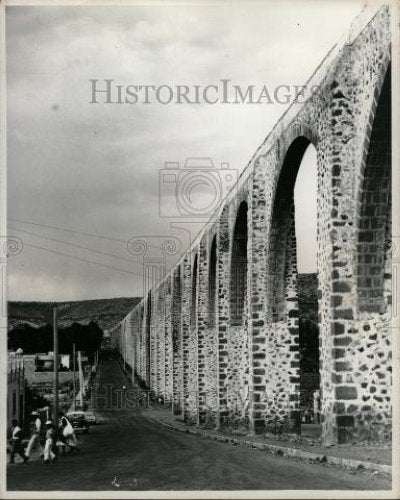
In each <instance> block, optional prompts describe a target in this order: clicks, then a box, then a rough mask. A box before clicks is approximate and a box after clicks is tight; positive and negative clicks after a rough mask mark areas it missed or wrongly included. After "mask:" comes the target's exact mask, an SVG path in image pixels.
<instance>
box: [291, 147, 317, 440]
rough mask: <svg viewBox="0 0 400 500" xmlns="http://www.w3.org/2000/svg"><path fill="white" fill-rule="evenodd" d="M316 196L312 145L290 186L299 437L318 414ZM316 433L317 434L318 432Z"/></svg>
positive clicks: (307, 150) (313, 149)
mask: <svg viewBox="0 0 400 500" xmlns="http://www.w3.org/2000/svg"><path fill="white" fill-rule="evenodd" d="M317 193H318V168H317V151H316V149H315V147H314V146H313V145H312V144H309V145H308V147H307V149H306V150H305V152H304V155H303V157H302V159H301V162H300V166H299V171H298V173H297V178H296V182H295V186H294V207H295V211H294V214H295V217H294V218H295V234H296V262H297V297H298V307H299V352H300V358H299V363H300V406H301V408H302V412H303V413H302V421H303V429H302V430H303V434H307V432H308V433H309V432H311V430H312V428H310V427H309V426H307V424H311V423H314V424H318V423H319V422H318V415H314V395H315V397H318V393H316V391H319V389H320V373H319V357H320V353H319V324H318V275H317ZM315 420H317V422H316V421H315ZM304 424H306V425H304ZM314 430H315V429H314ZM317 430H318V431H319V429H317Z"/></svg>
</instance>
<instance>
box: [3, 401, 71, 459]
mask: <svg viewBox="0 0 400 500" xmlns="http://www.w3.org/2000/svg"><path fill="white" fill-rule="evenodd" d="M57 417H58V419H57V425H54V423H53V422H52V421H51V420H47V421H46V422H45V423H44V425H43V422H42V419H41V418H40V415H39V413H38V412H36V411H33V412H32V413H31V421H30V439H29V442H28V444H27V446H26V449H24V447H23V444H22V439H23V431H22V428H21V427H20V425H19V423H18V421H17V420H13V421H12V428H11V452H10V463H11V464H13V463H15V456H16V455H19V456H20V457H21V458H22V460H23V463H27V462H28V460H29V458H30V456H31V454H32V451H33V450H34V449H37V448H38V449H39V450H40V452H41V456H43V462H44V463H46V464H50V463H53V462H54V461H55V460H56V459H57V456H58V455H59V453H60V451H61V452H62V454H65V452H66V449H67V447H68V448H69V450H70V452H74V451H79V446H78V439H77V437H76V434H75V431H74V428H73V427H72V424H71V422H70V421H69V420H68V418H67V417H66V416H65V415H64V414H63V413H62V412H59V413H58V415H57Z"/></svg>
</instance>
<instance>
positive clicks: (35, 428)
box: [25, 411, 43, 458]
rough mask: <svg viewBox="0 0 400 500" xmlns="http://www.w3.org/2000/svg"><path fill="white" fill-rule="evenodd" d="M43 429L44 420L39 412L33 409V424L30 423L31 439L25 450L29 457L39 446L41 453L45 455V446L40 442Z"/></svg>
mask: <svg viewBox="0 0 400 500" xmlns="http://www.w3.org/2000/svg"><path fill="white" fill-rule="evenodd" d="M41 431H42V421H41V420H40V416H39V413H38V412H37V411H33V412H32V413H31V424H30V432H31V437H30V439H29V443H28V446H27V448H26V451H25V455H26V456H27V457H28V458H29V457H30V456H31V454H32V451H33V450H34V449H35V448H39V449H40V451H41V454H42V455H43V447H42V445H41V444H40V433H41Z"/></svg>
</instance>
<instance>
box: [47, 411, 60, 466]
mask: <svg viewBox="0 0 400 500" xmlns="http://www.w3.org/2000/svg"><path fill="white" fill-rule="evenodd" d="M55 437H56V431H55V429H54V425H53V422H52V421H51V420H47V422H46V444H45V447H44V463H45V464H48V463H51V462H54V460H55V459H56V458H57V457H56V454H55V453H54V452H53V446H54V444H55V443H54V440H55Z"/></svg>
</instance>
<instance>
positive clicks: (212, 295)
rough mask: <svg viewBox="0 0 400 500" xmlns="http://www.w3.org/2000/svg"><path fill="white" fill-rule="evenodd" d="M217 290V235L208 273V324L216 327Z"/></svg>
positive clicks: (213, 242)
mask: <svg viewBox="0 0 400 500" xmlns="http://www.w3.org/2000/svg"><path fill="white" fill-rule="evenodd" d="M216 288H217V235H215V236H214V238H213V240H212V243H211V250H210V263H209V272H208V323H209V326H211V327H213V326H215V317H216V300H215V299H216Z"/></svg>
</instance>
